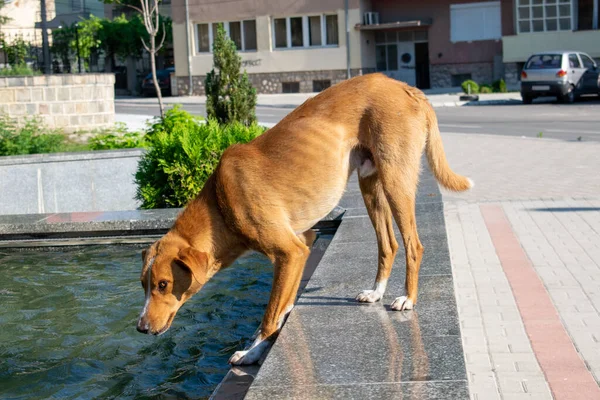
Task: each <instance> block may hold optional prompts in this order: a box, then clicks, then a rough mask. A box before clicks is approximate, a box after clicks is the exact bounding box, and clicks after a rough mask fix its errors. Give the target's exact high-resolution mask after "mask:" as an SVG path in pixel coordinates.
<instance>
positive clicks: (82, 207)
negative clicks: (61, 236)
mask: <svg viewBox="0 0 600 400" xmlns="http://www.w3.org/2000/svg"><path fill="white" fill-rule="evenodd" d="M143 152H144V150H141V149H128V150H109V151H94V152H82V153H59V154H36V155H29V156H11V157H0V215H2V214H4V215H6V214H38V213H58V212H80V211H115V210H133V209H136V208H138V207H139V202H138V201H136V200H134V196H135V191H136V186H135V184H134V181H133V177H134V174H135V171H136V169H137V164H138V160H139V159H140V157H141V156H142V154H143Z"/></svg>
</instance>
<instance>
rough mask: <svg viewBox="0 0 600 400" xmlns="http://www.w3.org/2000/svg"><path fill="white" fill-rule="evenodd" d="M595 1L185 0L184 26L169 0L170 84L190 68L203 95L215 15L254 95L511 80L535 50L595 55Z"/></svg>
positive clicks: (180, 1) (179, 2)
mask: <svg viewBox="0 0 600 400" xmlns="http://www.w3.org/2000/svg"><path fill="white" fill-rule="evenodd" d="M598 1H599V0H497V1H483V2H482V1H473V0H455V1H452V0H450V1H446V0H421V1H419V2H413V1H401V0H400V1H399V0H348V2H347V3H345V2H344V0H300V1H293V0H281V1H267V0H225V1H219V2H215V1H214V0H189V19H190V22H191V23H190V25H189V29H187V28H186V18H185V16H186V14H185V6H184V4H185V3H184V0H173V2H172V15H173V38H174V53H175V67H176V70H175V75H176V83H177V91H178V93H179V94H182V95H183V94H187V93H188V87H189V81H190V80H189V70H191V76H192V92H193V93H194V94H202V93H204V88H203V85H204V78H205V76H206V74H207V73H208V72H209V71H210V70H211V68H212V54H211V50H212V41H213V38H214V35H215V32H216V27H217V24H221V23H222V24H223V26H224V27H225V30H226V32H227V33H228V34H229V36H230V37H231V38H232V39H233V40H234V42H235V43H236V45H237V47H238V49H239V50H240V54H241V57H242V62H243V66H244V68H245V69H246V70H247V72H248V74H249V77H250V79H251V81H252V82H253V85H254V86H255V87H256V88H257V90H258V91H259V93H278V92H312V91H320V90H322V89H324V88H326V87H328V86H330V85H332V84H335V83H337V82H339V81H341V80H344V79H346V77H347V76H348V75H352V76H354V75H359V74H366V73H370V72H375V71H379V72H382V73H385V74H387V75H388V76H391V77H393V78H396V79H399V80H402V81H405V82H408V83H409V84H411V85H415V86H417V87H420V88H444V87H455V86H459V85H460V83H461V82H462V81H464V80H465V79H474V80H475V81H477V82H479V83H492V82H493V81H495V80H498V79H501V78H506V79H507V80H508V82H509V83H516V82H517V79H518V75H519V72H520V68H521V67H522V64H523V63H524V62H525V61H526V59H527V57H528V56H529V55H530V54H531V53H533V52H536V51H543V50H550V49H556V48H557V47H560V48H569V49H576V50H582V51H586V52H588V53H590V54H591V55H592V56H593V57H600V53H599V51H600V46H598V45H597V43H600V36H599V35H600V31H598ZM345 4H347V7H345ZM188 45H189V46H188ZM188 67H191V68H189V69H188Z"/></svg>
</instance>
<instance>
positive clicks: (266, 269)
mask: <svg viewBox="0 0 600 400" xmlns="http://www.w3.org/2000/svg"><path fill="white" fill-rule="evenodd" d="M140 251H141V250H140V249H139V248H133V247H120V246H112V247H110V246H108V247H106V246H97V247H87V248H85V249H83V250H81V249H78V250H64V251H56V252H12V253H8V252H6V251H5V252H2V253H0V265H1V266H2V276H3V279H2V280H0V305H1V306H0V326H2V329H0V398H18V399H29V398H50V397H56V398H103V399H104V398H117V397H118V398H157V397H165V396H166V397H171V398H199V397H206V396H208V395H210V393H211V391H212V390H213V389H214V387H215V386H216V385H217V384H218V383H219V381H220V380H221V379H222V377H223V376H224V375H225V373H226V372H227V370H228V364H227V359H228V357H229V356H230V355H231V353H232V352H233V351H235V350H238V349H240V348H242V347H243V345H244V344H245V343H243V341H244V340H246V338H249V337H250V336H251V335H252V332H254V330H255V329H256V328H257V327H258V324H259V323H260V319H261V317H262V313H263V310H264V307H265V305H266V302H267V300H268V293H269V290H270V281H271V275H272V272H271V271H272V269H271V267H270V263H269V261H268V260H267V259H266V257H263V256H262V255H258V254H251V255H249V256H247V257H244V258H242V259H240V260H238V261H237V262H236V264H237V265H234V266H233V267H232V268H229V269H227V270H225V271H223V272H221V273H219V274H217V276H215V277H214V278H213V279H212V280H211V282H209V284H207V285H206V286H205V287H204V288H203V289H202V291H201V292H200V293H198V294H197V295H196V296H195V297H194V298H193V299H192V300H190V301H189V302H188V303H187V304H186V305H184V306H183V308H182V310H181V311H180V312H179V314H178V315H177V317H176V319H175V322H174V324H173V327H172V328H171V330H170V331H169V332H167V333H165V334H164V335H162V336H159V337H154V336H149V335H141V334H139V333H138V332H136V329H135V324H136V321H137V317H138V315H139V312H140V310H141V307H142V305H143V302H144V293H143V290H142V289H141V286H140V282H139V274H140V270H141V264H140Z"/></svg>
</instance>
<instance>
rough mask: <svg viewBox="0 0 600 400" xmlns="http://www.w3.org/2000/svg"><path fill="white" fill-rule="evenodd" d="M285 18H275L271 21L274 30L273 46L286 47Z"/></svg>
mask: <svg viewBox="0 0 600 400" xmlns="http://www.w3.org/2000/svg"><path fill="white" fill-rule="evenodd" d="M286 22H287V21H286V19H285V18H277V19H275V21H274V22H273V24H274V25H275V27H274V29H273V31H274V32H275V48H282V47H287V37H286V35H287V33H286V32H287V28H286V26H287V24H286Z"/></svg>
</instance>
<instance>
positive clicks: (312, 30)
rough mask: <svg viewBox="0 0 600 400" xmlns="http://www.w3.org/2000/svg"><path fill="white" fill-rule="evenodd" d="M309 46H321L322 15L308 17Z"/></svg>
mask: <svg viewBox="0 0 600 400" xmlns="http://www.w3.org/2000/svg"><path fill="white" fill-rule="evenodd" d="M308 27H309V31H308V41H309V46H321V43H322V42H321V17H308Z"/></svg>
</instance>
